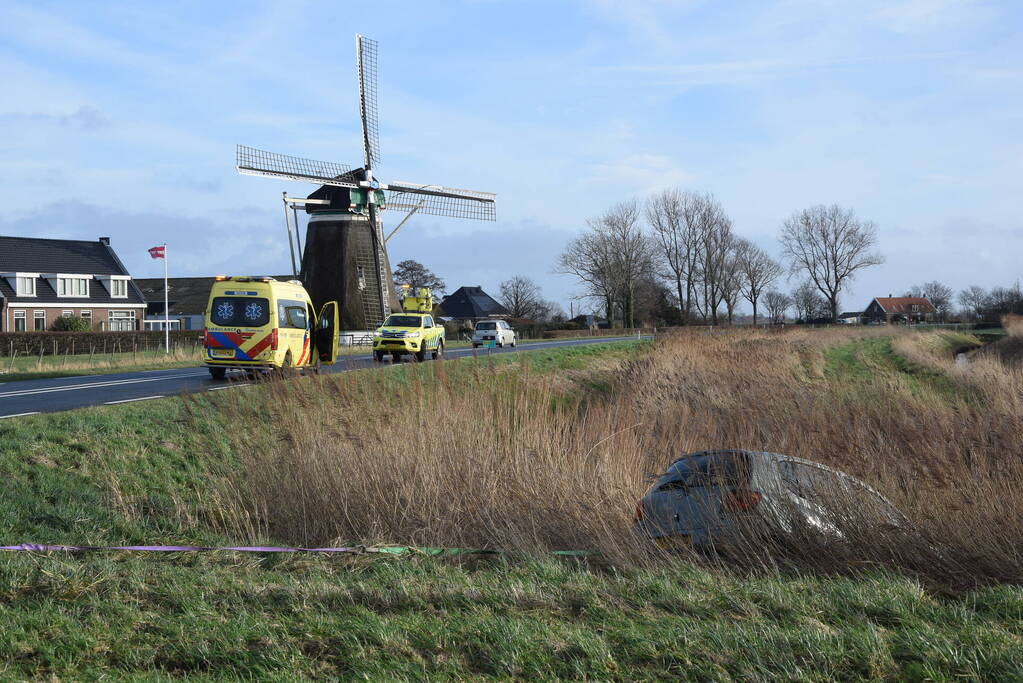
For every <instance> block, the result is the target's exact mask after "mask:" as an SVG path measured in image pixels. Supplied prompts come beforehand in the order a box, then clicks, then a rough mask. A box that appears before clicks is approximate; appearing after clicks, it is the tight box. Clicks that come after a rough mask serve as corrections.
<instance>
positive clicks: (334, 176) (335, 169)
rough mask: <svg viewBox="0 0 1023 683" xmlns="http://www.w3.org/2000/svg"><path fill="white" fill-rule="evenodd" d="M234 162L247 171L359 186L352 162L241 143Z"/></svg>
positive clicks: (271, 175)
mask: <svg viewBox="0 0 1023 683" xmlns="http://www.w3.org/2000/svg"><path fill="white" fill-rule="evenodd" d="M235 165H236V166H237V167H238V172H239V173H243V174H245V175H258V176H266V177H270V178H284V179H286V180H299V181H304V182H307V183H317V184H319V185H332V186H334V187H358V186H359V179H358V178H357V177H356V176H357V172H356V171H353V170H352V167H351V166H347V165H345V164H337V163H334V162H331V161H316V160H315V159H303V158H302V157H293V156H288V155H287V154H277V153H275V152H266V151H264V150H261V149H256V148H255V147H246V146H245V145H238V148H237V151H236V161H235Z"/></svg>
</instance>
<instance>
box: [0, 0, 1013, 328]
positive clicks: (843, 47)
mask: <svg viewBox="0 0 1023 683" xmlns="http://www.w3.org/2000/svg"><path fill="white" fill-rule="evenodd" d="M368 7H369V5H366V4H364V3H349V2H342V1H339V0H334V1H330V2H300V1H291V2H287V3H284V2H277V3H274V2H246V3H236V2H217V3H209V2H173V1H165V2H159V3H156V2H151V3H143V2H134V3H112V2H107V3H99V2H47V1H46V0H32V1H31V2H20V1H15V0H0V75H2V81H0V82H2V83H3V92H4V97H3V98H2V100H0V126H2V127H0V131H2V132H0V202H2V206H4V208H5V210H4V212H3V214H2V215H0V235H20V236H36V237H58V238H70V239H95V238H97V237H99V236H109V237H110V238H111V240H112V245H113V246H114V248H115V250H116V251H117V253H118V254H119V255H120V257H121V259H122V260H123V261H124V262H125V264H126V265H127V267H128V269H129V270H130V272H131V273H132V275H134V276H135V277H156V276H160V275H162V263H160V262H159V261H153V260H151V259H150V258H149V256H148V254H147V252H146V249H147V248H148V247H151V246H153V245H155V244H160V243H163V242H166V243H167V244H168V253H169V258H170V260H169V266H170V270H171V274H172V276H208V275H213V274H217V273H227V274H254V273H286V272H289V271H290V259H289V256H288V246H287V240H286V233H285V227H284V221H283V216H282V210H281V202H280V196H281V194H280V193H281V192H282V191H287V192H288V193H289V194H292V195H302V194H306V193H308V192H310V191H312V190H313V189H315V188H314V187H313V186H311V185H305V184H301V183H294V182H288V181H282V180H274V179H265V178H254V177H250V176H241V175H238V174H237V172H236V170H235V168H234V150H235V144H237V143H241V144H245V145H250V146H253V147H258V148H261V149H268V150H272V151H275V152H281V153H286V154H291V155H296V156H304V157H310V158H313V159H323V160H329V161H338V162H342V163H348V164H351V165H353V166H357V165H359V164H360V161H361V146H360V145H361V142H360V131H359V119H358V105H357V95H358V90H357V82H356V75H355V65H354V38H353V36H354V34H355V33H362V34H365V35H367V36H369V37H371V38H374V39H376V40H377V41H379V50H380V53H379V105H380V143H381V158H382V161H381V164H380V166H379V168H378V169H377V176H378V177H379V178H381V179H382V180H383V181H384V182H387V181H388V180H392V181H397V180H403V181H411V182H420V183H434V184H441V185H448V186H453V187H466V188H472V189H478V190H486V191H491V192H496V193H497V195H498V220H497V221H496V222H479V221H470V220H459V219H446V218H434V217H427V216H417V217H414V218H413V219H412V220H411V221H410V222H409V223H408V225H407V226H405V227H404V228H403V229H402V231H401V232H400V233H399V234H398V235H397V236H396V237H395V238H394V239H393V240H392V241H391V242H390V243H389V251H390V256H391V261H392V263H397V262H398V261H400V260H402V259H405V258H413V259H416V260H418V261H421V262H422V263H424V264H425V265H426V266H427V267H429V268H431V269H432V270H434V271H436V272H437V273H438V274H439V275H440V276H442V277H443V278H444V279H445V280H446V281H447V283H448V288H449V290H451V289H454V288H455V287H458V286H461V285H481V286H483V287H484V289H486V290H487V291H490V292H491V293H495V294H496V292H497V290H498V287H499V283H500V282H501V281H502V280H505V279H507V278H509V277H511V276H513V275H526V276H528V277H531V278H533V279H534V280H536V281H537V282H538V283H539V284H540V286H541V288H542V290H543V294H544V296H545V298H548V299H553V300H556V301H558V302H560V303H561V304H562V305H563V307H564V308H565V309H566V310H568V308H569V302H570V301H573V296H575V295H576V294H578V293H579V291H580V289H579V287H578V285H577V283H575V282H573V281H572V279H571V278H569V277H567V276H562V275H557V274H555V273H554V272H553V267H554V262H555V259H556V257H557V255H558V254H559V253H560V252H561V251H562V250H563V248H564V246H565V244H566V243H567V242H568V241H569V240H570V239H572V238H573V237H574V236H575V235H577V234H579V232H580V231H581V230H583V229H584V227H585V225H586V219H587V218H590V217H593V216H595V215H598V214H600V213H601V212H602V211H603V210H604V209H606V208H607V207H609V206H610V205H612V204H614V203H616V202H619V201H623V200H628V199H631V198H638V199H641V200H642V199H644V198H645V197H647V196H649V195H650V194H651V193H653V192H655V191H657V190H659V189H662V188H665V187H680V188H683V189H690V190H696V191H701V192H711V193H713V194H714V195H715V196H716V197H717V199H718V200H719V201H720V202H721V204H722V205H723V206H724V208H725V210H726V212H727V213H728V214H729V216H730V217H731V218H732V220H733V223H734V227H735V231H736V232H737V233H738V234H739V235H742V236H745V237H747V238H750V239H751V240H753V241H754V242H756V243H757V244H760V245H761V246H762V247H764V248H765V249H766V250H767V251H768V252H769V253H772V254H775V255H778V254H779V253H780V249H779V246H778V240H777V236H778V231H779V227H780V225H781V223H782V222H783V221H784V220H785V219H786V218H787V217H788V216H790V215H792V213H793V212H794V211H796V210H798V209H802V208H805V207H808V206H811V205H814V204H820V203H824V204H831V203H838V204H840V205H842V206H845V207H850V208H853V209H854V210H855V211H856V212H857V214H858V215H859V216H860V217H862V218H864V219H866V220H871V221H874V222H875V223H876V224H877V225H878V228H879V235H880V239H879V249H880V251H881V252H882V253H883V254H884V256H885V258H886V262H885V264H884V265H882V266H878V267H874V268H871V269H869V270H867V271H864V272H862V273H861V274H860V275H859V276H858V277H857V279H856V281H855V282H854V283H853V284H852V285H851V286H850V288H849V289H848V291H847V292H846V293H845V295H844V296H843V302H842V303H843V307H844V308H846V309H857V310H859V309H862V308H863V307H865V306H866V304H867V303H868V302H869V301H870V299H871V298H872V297H874V296H886V295H888V294H889V293H894V294H899V293H902V292H904V291H905V290H906V289H908V288H909V287H910V286H912V285H915V284H920V283H923V282H925V281H929V280H934V279H937V280H940V281H942V282H944V283H946V284H948V285H949V286H951V287H953V288H955V289H957V290H958V289H961V288H965V287H967V286H969V285H980V286H983V287H986V288H987V287H992V286H997V285H1002V286H1006V285H1009V284H1012V283H1013V282H1015V281H1016V280H1017V279H1019V278H1021V271H1023V266H1021V263H1023V211H1021V208H1023V191H1021V190H1023V182H1021V181H1023V135H1021V132H1023V125H1021V124H1023V3H1020V2H1018V1H1017V0H1003V1H995V0H990V1H987V0H860V1H859V2H856V3H850V2H845V1H844V0H816V1H803V2H799V1H795V0H776V1H773V2H768V1H766V0H749V1H741V0H740V1H737V2H728V3H721V2H714V1H712V0H706V1H704V0H679V1H670V0H660V1H657V0H650V1H641V0H630V1H629V2H624V1H617V2H615V1H610V0H576V1H565V2H557V1H554V0H545V1H543V2H539V1H538V2H532V1H529V0H520V1H516V2H510V1H509V2H501V1H498V0H463V1H461V2H432V3H424V2H388V3H374V4H373V5H372V9H367V8H368ZM400 218H401V216H400V215H396V213H386V214H385V230H386V229H387V227H386V225H387V224H390V225H393V224H395V223H396V222H397V221H398V220H400ZM796 284H797V281H796V280H795V279H792V280H791V281H786V280H784V279H783V280H782V281H781V282H780V283H779V285H780V287H781V288H782V289H791V288H794V287H795V286H796ZM572 305H573V307H574V309H575V310H576V311H580V310H590V309H591V308H592V307H591V306H590V305H589V304H586V303H583V302H579V301H573V303H572Z"/></svg>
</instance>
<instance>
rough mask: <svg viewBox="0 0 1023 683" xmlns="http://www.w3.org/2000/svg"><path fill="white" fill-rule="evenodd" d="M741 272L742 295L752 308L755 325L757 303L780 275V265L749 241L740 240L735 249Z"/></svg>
mask: <svg viewBox="0 0 1023 683" xmlns="http://www.w3.org/2000/svg"><path fill="white" fill-rule="evenodd" d="M736 256H737V258H738V261H739V268H740V269H741V271H742V283H743V286H742V295H743V297H745V299H746V301H748V302H750V305H751V306H752V307H753V324H754V325H756V324H757V303H758V302H759V301H760V297H761V295H762V294H763V293H764V290H765V289H767V288H768V287H770V286H771V285H772V284H773V283H774V281H775V280H777V279H778V278H779V277H780V276H781V274H782V267H781V264H780V263H778V262H777V261H775V260H774V259H773V258H771V257H770V256H768V254H767V252H766V251H764V250H763V249H761V248H760V247H758V246H757V245H755V244H753V243H752V242H750V241H749V240H746V239H740V240H739V241H738V245H737V248H736Z"/></svg>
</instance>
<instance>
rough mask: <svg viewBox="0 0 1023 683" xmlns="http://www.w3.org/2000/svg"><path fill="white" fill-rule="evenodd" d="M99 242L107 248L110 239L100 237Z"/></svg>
mask: <svg viewBox="0 0 1023 683" xmlns="http://www.w3.org/2000/svg"><path fill="white" fill-rule="evenodd" d="M99 241H100V242H102V243H103V244H105V245H107V246H108V247H109V246H110V238H109V237H100V238H99Z"/></svg>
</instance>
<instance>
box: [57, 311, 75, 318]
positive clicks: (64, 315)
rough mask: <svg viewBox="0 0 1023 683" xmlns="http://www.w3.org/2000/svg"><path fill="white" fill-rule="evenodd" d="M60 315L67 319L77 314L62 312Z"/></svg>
mask: <svg viewBox="0 0 1023 683" xmlns="http://www.w3.org/2000/svg"><path fill="white" fill-rule="evenodd" d="M60 314H61V316H63V317H65V318H70V317H71V316H73V315H74V314H75V312H74V311H61V312H60Z"/></svg>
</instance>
